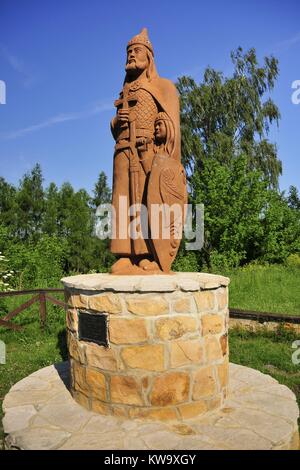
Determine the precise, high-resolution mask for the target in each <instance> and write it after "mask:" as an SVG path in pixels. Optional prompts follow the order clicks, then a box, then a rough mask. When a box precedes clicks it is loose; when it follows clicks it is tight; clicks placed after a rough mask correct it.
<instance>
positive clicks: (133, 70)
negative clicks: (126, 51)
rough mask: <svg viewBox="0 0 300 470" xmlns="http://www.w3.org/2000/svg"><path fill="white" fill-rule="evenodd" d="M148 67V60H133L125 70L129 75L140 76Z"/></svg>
mask: <svg viewBox="0 0 300 470" xmlns="http://www.w3.org/2000/svg"><path fill="white" fill-rule="evenodd" d="M147 67H148V60H144V61H142V60H138V59H133V60H132V61H131V62H130V63H129V62H127V64H126V67H125V70H126V72H127V73H128V74H129V75H140V74H141V73H142V72H143V71H144V70H146V68H147Z"/></svg>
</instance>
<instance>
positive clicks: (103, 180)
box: [92, 171, 111, 209]
mask: <svg viewBox="0 0 300 470" xmlns="http://www.w3.org/2000/svg"><path fill="white" fill-rule="evenodd" d="M93 194H94V197H93V199H92V204H93V207H94V208H95V209H96V208H97V207H98V206H100V204H107V203H109V202H111V190H110V188H109V187H108V185H107V176H106V174H105V173H104V171H101V173H100V174H99V177H98V180H97V182H96V184H95V188H94V190H93Z"/></svg>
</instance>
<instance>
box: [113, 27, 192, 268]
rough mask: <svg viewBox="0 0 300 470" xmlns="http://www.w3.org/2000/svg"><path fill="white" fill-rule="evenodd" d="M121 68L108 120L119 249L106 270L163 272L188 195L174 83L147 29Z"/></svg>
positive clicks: (175, 248)
mask: <svg viewBox="0 0 300 470" xmlns="http://www.w3.org/2000/svg"><path fill="white" fill-rule="evenodd" d="M125 70H126V76H125V80H124V84H123V89H122V91H121V93H120V97H119V99H118V100H116V101H115V106H116V108H117V113H116V116H115V117H114V118H113V120H112V122H111V131H112V134H113V137H114V139H115V141H116V145H115V153H114V170H113V198H112V205H113V208H114V213H113V220H112V224H113V233H114V234H115V236H114V237H113V238H112V240H111V251H112V253H114V254H116V255H118V256H119V259H118V260H117V261H116V262H115V264H114V265H113V266H112V269H111V272H112V273H113V274H158V273H168V272H170V269H171V264H172V262H173V261H174V259H175V256H176V253H177V251H178V248H179V245H180V239H181V236H182V227H183V221H184V215H183V214H184V206H185V203H186V200H187V194H186V180H185V172H184V169H183V167H182V165H181V163H180V122H179V99H178V95H177V90H176V87H175V85H174V84H173V83H172V82H171V81H169V80H167V79H164V78H161V77H159V75H158V74H157V71H156V67H155V63H154V52H153V48H152V44H151V42H150V41H149V39H148V33H147V30H146V29H143V30H142V31H141V33H140V34H138V35H137V36H135V37H133V38H132V39H131V40H130V41H129V43H128V45H127V61H126V68H125ZM173 206H174V208H175V209H174V210H173V211H172V210H171V211H169V213H168V214H166V213H167V212H168V207H173ZM145 208H146V211H145ZM158 208H160V209H161V210H160V212H159V211H158ZM133 218H135V221H137V223H136V224H135V225H134V223H133ZM121 219H122V221H123V222H124V220H125V224H124V223H123V226H122V227H121ZM158 222H159V223H158ZM124 225H125V231H124ZM128 227H129V229H128ZM166 231H167V232H168V236H166V234H165V233H166ZM121 232H122V233H121ZM133 232H134V233H133ZM163 232H164V233H163ZM137 233H138V236H137V235H136V234H137Z"/></svg>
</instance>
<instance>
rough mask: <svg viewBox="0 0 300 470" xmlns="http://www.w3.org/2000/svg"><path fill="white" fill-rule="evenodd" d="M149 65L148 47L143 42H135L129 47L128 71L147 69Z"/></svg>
mask: <svg viewBox="0 0 300 470" xmlns="http://www.w3.org/2000/svg"><path fill="white" fill-rule="evenodd" d="M147 66H148V56H147V49H146V47H145V46H143V45H141V44H133V45H132V46H130V47H129V48H128V49H127V61H126V67H125V70H126V72H128V71H129V72H130V71H135V70H137V71H138V70H139V71H141V70H145V69H146V68H147Z"/></svg>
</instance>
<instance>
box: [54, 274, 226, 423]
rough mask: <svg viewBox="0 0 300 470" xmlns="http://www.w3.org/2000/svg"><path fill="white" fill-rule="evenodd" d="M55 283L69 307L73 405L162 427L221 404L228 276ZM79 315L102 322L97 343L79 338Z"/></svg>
mask: <svg viewBox="0 0 300 470" xmlns="http://www.w3.org/2000/svg"><path fill="white" fill-rule="evenodd" d="M62 282H63V284H64V286H65V293H66V300H67V302H68V305H69V309H68V311H67V331H68V348H69V355H70V358H71V376H72V384H71V392H72V395H73V397H74V399H75V400H76V401H77V402H78V403H79V404H81V405H82V406H84V407H85V408H87V409H89V410H92V411H95V412H98V413H100V414H104V415H114V416H119V417H124V418H147V419H156V420H157V419H158V420H163V421H169V420H183V419H189V418H192V417H195V416H197V415H203V414H205V413H207V412H208V411H211V410H214V409H219V408H220V407H221V406H222V405H223V402H224V399H225V397H226V393H227V386H228V340H227V331H228V288H227V286H228V284H229V279H228V278H225V277H222V276H215V275H210V274H201V273H175V274H172V275H153V276H116V275H111V274H91V275H80V276H72V277H69V278H64V279H63V280H62ZM87 314H90V315H91V316H93V318H95V317H94V315H95V314H96V315H100V316H105V318H104V323H101V325H102V326H99V328H105V329H107V331H105V332H102V333H104V335H103V337H104V338H106V341H107V343H106V344H105V345H99V344H96V343H95V342H93V341H87V340H86V338H85V337H82V331H83V327H81V330H82V331H80V328H79V325H80V324H81V322H82V325H84V324H83V322H85V321H86V319H87ZM80 315H82V317H80ZM88 319H89V317H88ZM96 320H97V318H96ZM95 325H97V322H96V323H95ZM96 328H98V327H97V326H96ZM96 336H97V335H96Z"/></svg>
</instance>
